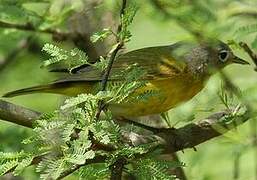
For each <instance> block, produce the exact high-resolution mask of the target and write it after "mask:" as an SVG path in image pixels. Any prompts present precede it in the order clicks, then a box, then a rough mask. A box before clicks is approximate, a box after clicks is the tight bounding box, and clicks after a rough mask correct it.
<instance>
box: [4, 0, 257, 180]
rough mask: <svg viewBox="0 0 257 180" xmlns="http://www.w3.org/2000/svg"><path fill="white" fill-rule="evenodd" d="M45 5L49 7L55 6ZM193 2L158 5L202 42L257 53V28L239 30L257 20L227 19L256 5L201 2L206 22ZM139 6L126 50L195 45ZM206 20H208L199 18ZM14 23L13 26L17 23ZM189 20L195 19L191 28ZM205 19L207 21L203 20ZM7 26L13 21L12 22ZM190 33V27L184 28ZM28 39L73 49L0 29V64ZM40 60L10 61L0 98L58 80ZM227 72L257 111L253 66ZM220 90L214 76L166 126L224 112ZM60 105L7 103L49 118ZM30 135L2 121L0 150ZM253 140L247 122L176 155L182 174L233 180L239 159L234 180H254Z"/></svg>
mask: <svg viewBox="0 0 257 180" xmlns="http://www.w3.org/2000/svg"><path fill="white" fill-rule="evenodd" d="M24 2H25V1H24ZM46 2H49V3H50V4H51V3H52V4H53V3H56V2H57V1H46ZM78 2H84V1H78ZM191 2H192V3H193V5H192V4H191V5H190V4H189V3H188V1H179V0H176V2H175V1H174V2H172V3H171V4H172V5H169V1H168V0H167V1H161V3H162V5H163V6H164V7H165V8H167V10H168V12H171V13H177V14H178V15H182V19H183V18H184V20H185V22H187V18H188V21H190V22H191V21H192V26H193V27H194V28H195V27H196V29H197V30H199V32H202V33H203V34H205V35H206V36H215V37H218V38H219V39H221V40H223V41H227V40H235V41H245V42H247V43H249V44H252V45H253V46H252V48H254V50H256V51H257V48H256V46H254V42H255V41H256V39H255V37H257V36H256V34H257V33H256V32H257V28H255V32H254V29H250V30H252V31H250V30H249V29H248V31H250V32H248V31H247V32H246V31H243V30H242V29H241V30H240V27H243V26H246V27H247V26H248V25H250V26H252V25H254V23H256V17H255V18H254V17H244V16H243V17H241V16H240V17H238V16H231V14H233V13H236V12H254V11H253V9H254V7H255V8H257V2H254V1H251V2H248V1H229V0H228V1H225V2H224V1H221V0H220V1H218V0H213V1H211V0H209V1H205V2H204V3H203V4H204V5H203V6H201V7H204V8H207V9H208V10H209V11H210V12H211V13H214V16H215V17H216V19H215V20H213V19H208V18H210V17H207V16H208V15H207V14H205V12H202V10H201V9H197V8H196V9H193V8H192V7H194V2H196V1H191ZM1 3H2V1H0V6H1V8H3V7H4V6H5V4H4V1H3V3H2V4H1ZM26 3H28V2H26ZM35 3H36V2H35ZM176 3H178V4H176ZM137 4H138V6H139V10H138V14H137V15H136V18H135V19H134V22H133V25H132V27H131V32H132V35H133V36H132V40H131V41H130V42H129V43H128V44H127V49H128V50H132V49H137V48H142V47H147V46H157V45H166V44H172V43H174V42H177V41H180V40H185V39H193V36H192V35H191V34H190V33H188V31H187V29H186V28H185V27H181V26H180V25H178V23H177V21H179V20H177V19H174V18H165V17H164V16H163V13H162V12H159V10H158V9H156V8H155V6H154V5H153V4H152V2H151V1H150V0H143V1H140V2H138V1H137ZM174 4H175V5H174ZM196 4H197V3H196ZM87 5H88V4H87V3H85V8H86V7H87ZM118 5H119V4H118V3H117V1H114V0H113V1H111V0H106V1H103V2H102V3H99V5H98V6H97V8H96V11H97V13H96V15H98V16H99V17H98V18H102V17H101V16H102V15H103V14H101V13H99V11H106V12H110V13H111V14H114V15H115V14H117V11H118V8H119V6H118ZM17 6H18V5H17ZM55 6H57V5H55ZM40 7H41V6H40ZM196 7H198V6H196ZM80 8H82V7H80ZM80 8H79V10H80ZM187 8H188V9H187ZM190 8H191V9H190ZM82 9H83V8H82ZM86 9H87V8H86ZM192 9H193V10H192ZM91 10H92V11H93V10H94V9H90V8H89V9H87V11H91ZM76 11H78V9H75V10H74V11H72V13H75V12H76ZM256 12H257V11H256ZM201 13H202V14H201ZM5 15H6V14H5ZM205 15H206V17H198V16H205ZM188 16H192V17H188ZM10 17H12V14H11V15H9V20H10ZM1 18H5V19H4V20H6V19H7V20H8V16H7V18H6V16H3V13H2V14H1V12H0V20H1ZM15 18H16V20H17V19H18V18H19V17H15ZM15 18H13V19H15ZM67 18H68V17H67ZM190 18H192V19H194V20H195V22H194V21H193V20H191V19H190ZM201 18H202V19H201ZM204 18H207V20H206V19H204ZM26 20H27V19H24V20H22V21H18V20H17V22H19V23H20V22H25V21H26ZM114 20H115V18H114ZM10 22H14V21H13V20H10ZM17 22H14V23H17ZM66 23H67V21H66V19H65V18H64V20H63V21H62V23H61V24H58V25H60V26H61V27H62V28H63V29H65V27H66ZM94 23H95V22H94ZM201 23H202V24H201ZM105 26H106V25H105ZM54 27H55V26H54ZM190 27H191V25H190V26H188V27H187V28H190ZM98 30H101V29H98ZM28 35H33V36H34V37H36V38H37V40H38V42H39V45H40V46H43V44H44V43H47V42H51V43H55V44H58V45H61V46H64V47H72V45H71V43H66V42H62V43H61V42H58V43H57V42H53V41H52V39H51V36H50V35H47V34H41V33H38V32H36V33H35V32H24V31H17V30H15V29H4V28H2V29H0V59H4V57H6V56H7V55H8V53H10V52H11V51H12V49H13V47H15V46H16V45H17V43H18V42H19V41H20V40H21V39H22V38H24V37H26V36H28ZM235 51H236V53H237V55H238V56H240V57H242V58H244V59H246V60H248V61H249V62H250V63H251V64H252V62H251V60H250V58H249V57H248V56H247V54H246V53H245V52H244V51H242V50H238V49H236V50H235ZM43 60H46V57H45V56H43V52H33V51H32V52H31V51H28V50H26V49H24V50H23V51H22V52H21V53H19V54H18V56H17V57H16V58H15V59H14V60H12V62H10V63H9V64H8V66H6V67H5V68H4V69H2V70H1V71H0V82H1V88H0V94H3V93H6V92H8V91H11V90H15V89H18V88H23V87H27V86H31V85H37V84H44V83H46V82H49V81H52V80H55V79H56V78H58V77H59V75H58V74H56V73H49V72H47V70H46V69H40V68H39V67H40V64H41V63H42V61H43ZM225 72H226V73H227V74H228V75H229V77H230V78H231V80H232V81H233V82H234V83H235V84H236V85H237V86H238V87H240V89H241V90H242V92H243V94H244V97H245V98H246V99H248V100H250V102H251V105H252V106H253V107H257V106H256V105H257V76H256V72H255V71H254V70H253V64H252V65H251V66H240V65H231V66H229V67H227V68H226V69H225ZM221 84H222V83H221V79H220V77H219V75H218V74H217V75H215V76H213V77H212V78H211V79H210V81H209V82H208V84H207V86H206V88H205V89H204V90H203V91H202V92H201V93H199V94H198V95H197V96H196V97H194V98H193V99H192V100H191V101H189V102H187V103H185V104H183V105H181V106H179V107H177V108H175V109H173V110H171V111H170V112H169V115H170V121H171V122H170V123H171V124H172V125H175V127H179V126H182V125H183V124H185V123H187V122H188V121H191V120H199V119H201V118H203V117H206V116H208V115H209V114H211V112H215V111H218V110H222V109H224V108H225V107H224V105H222V103H221V101H220V100H219V97H218V92H219V91H220V88H221ZM63 99H64V97H62V96H59V95H52V94H32V95H28V96H21V97H15V98H12V99H5V100H7V101H10V102H13V103H15V104H18V105H22V106H25V107H28V108H31V109H34V110H37V111H40V112H51V111H53V110H55V109H56V108H57V107H58V106H59V105H60V104H61V103H62V102H63ZM235 102H236V100H235ZM232 103H234V102H232ZM255 109H256V108H255ZM251 121H253V120H251ZM30 132H31V130H30V129H27V128H24V127H21V126H18V125H14V124H11V123H7V122H5V121H1V126H0V142H1V143H0V150H1V151H5V152H8V151H16V150H20V149H22V148H28V147H25V146H24V145H22V143H21V141H22V139H23V138H25V137H27V136H29V134H30ZM251 138H252V131H251V122H247V123H245V124H244V125H241V126H240V127H238V128H237V129H236V130H234V131H233V132H230V133H227V134H225V135H224V136H223V137H219V138H216V139H212V140H210V141H208V142H206V143H204V144H201V145H199V146H198V147H196V148H197V151H196V152H195V151H194V150H192V149H189V150H185V151H184V152H179V157H180V159H181V161H182V162H184V163H185V164H186V167H185V168H184V169H185V172H186V175H187V177H188V179H190V180H227V179H235V178H234V177H233V176H234V173H235V170H234V164H235V159H236V157H237V155H238V154H239V155H240V160H239V162H240V164H239V167H240V168H239V172H238V173H239V177H238V178H237V179H239V180H254V179H255V173H256V172H255V171H256V169H255V164H256V163H257V162H256V161H255V160H256V157H255V156H256V147H252V146H251ZM24 178H25V179H33V178H34V179H37V176H35V175H33V174H32V171H31V170H28V171H27V172H25V173H24Z"/></svg>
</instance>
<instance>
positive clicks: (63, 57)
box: [42, 44, 88, 71]
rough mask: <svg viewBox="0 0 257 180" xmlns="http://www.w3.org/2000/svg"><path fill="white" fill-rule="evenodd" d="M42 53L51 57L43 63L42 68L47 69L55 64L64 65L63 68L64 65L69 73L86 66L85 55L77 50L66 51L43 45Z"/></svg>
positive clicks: (86, 59)
mask: <svg viewBox="0 0 257 180" xmlns="http://www.w3.org/2000/svg"><path fill="white" fill-rule="evenodd" d="M42 51H45V52H46V53H47V54H49V55H50V56H51V58H50V59H48V60H46V61H44V63H43V64H42V67H48V66H51V65H53V64H56V63H64V66H65V65H66V67H67V69H68V70H70V71H71V70H72V69H74V68H76V67H78V66H81V65H83V64H88V57H87V55H86V53H84V52H83V51H81V50H79V49H77V48H75V49H72V50H71V51H66V50H64V49H61V48H59V47H57V46H55V45H53V44H45V45H44V47H43V48H42Z"/></svg>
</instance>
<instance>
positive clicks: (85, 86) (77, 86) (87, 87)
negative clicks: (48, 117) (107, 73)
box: [3, 81, 95, 98]
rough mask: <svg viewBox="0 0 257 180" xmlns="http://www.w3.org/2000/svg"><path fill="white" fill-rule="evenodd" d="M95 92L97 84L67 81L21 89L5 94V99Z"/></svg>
mask: <svg viewBox="0 0 257 180" xmlns="http://www.w3.org/2000/svg"><path fill="white" fill-rule="evenodd" d="M94 90H95V82H88V81H69V82H68V81H67V82H56V83H52V84H46V85H40V86H33V87H29V88H24V89H19V90H16V91H12V92H8V93H6V94H4V95H3V97H7V98H9V97H14V96H20V95H26V94H32V93H54V94H62V95H67V96H76V95H78V94H81V93H92V92H94Z"/></svg>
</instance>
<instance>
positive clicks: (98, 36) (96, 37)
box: [90, 29, 112, 43]
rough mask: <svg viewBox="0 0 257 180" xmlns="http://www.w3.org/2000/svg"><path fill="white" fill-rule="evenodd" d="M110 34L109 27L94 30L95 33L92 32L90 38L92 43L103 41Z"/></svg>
mask: <svg viewBox="0 0 257 180" xmlns="http://www.w3.org/2000/svg"><path fill="white" fill-rule="evenodd" d="M110 34H112V31H111V30H110V29H103V30H102V31H101V32H96V33H95V34H93V35H92V36H91V38H90V39H91V41H92V42H93V43H96V42H98V41H103V40H104V39H105V38H107V37H108V36H109V35H110Z"/></svg>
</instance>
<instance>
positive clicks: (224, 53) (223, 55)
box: [219, 50, 229, 62]
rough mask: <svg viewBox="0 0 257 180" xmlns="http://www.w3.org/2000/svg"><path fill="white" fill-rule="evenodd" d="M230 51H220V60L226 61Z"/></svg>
mask: <svg viewBox="0 0 257 180" xmlns="http://www.w3.org/2000/svg"><path fill="white" fill-rule="evenodd" d="M228 55H229V52H228V51H227V50H222V51H220V52H219V60H220V61H222V62H226V61H227V60H228Z"/></svg>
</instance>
